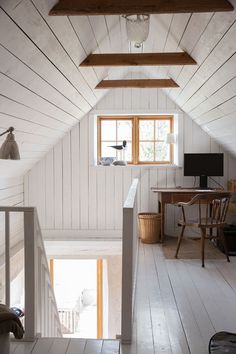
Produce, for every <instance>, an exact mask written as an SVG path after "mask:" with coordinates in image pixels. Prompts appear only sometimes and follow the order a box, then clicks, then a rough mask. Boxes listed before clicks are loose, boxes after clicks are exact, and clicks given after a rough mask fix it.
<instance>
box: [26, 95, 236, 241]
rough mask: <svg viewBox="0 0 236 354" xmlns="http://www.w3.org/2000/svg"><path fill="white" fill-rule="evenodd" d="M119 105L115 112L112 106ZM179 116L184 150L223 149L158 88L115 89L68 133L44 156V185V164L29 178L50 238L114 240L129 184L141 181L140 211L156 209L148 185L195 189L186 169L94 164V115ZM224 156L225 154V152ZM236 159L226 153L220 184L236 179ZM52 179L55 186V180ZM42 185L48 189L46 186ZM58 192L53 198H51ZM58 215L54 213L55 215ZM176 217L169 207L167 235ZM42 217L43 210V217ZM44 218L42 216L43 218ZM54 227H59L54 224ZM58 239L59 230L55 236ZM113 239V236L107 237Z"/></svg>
mask: <svg viewBox="0 0 236 354" xmlns="http://www.w3.org/2000/svg"><path fill="white" fill-rule="evenodd" d="M114 107H116V109H115V108H114ZM109 112H110V113H114V112H116V113H118V114H120V113H132V112H133V113H139V112H140V113H167V114H168V113H174V112H176V113H180V114H182V115H183V138H184V143H183V146H184V152H218V151H223V150H222V148H220V147H219V145H218V144H217V143H216V142H215V141H214V140H213V139H212V138H210V137H209V135H208V134H207V133H206V132H204V131H203V130H202V129H201V128H200V127H199V126H198V125H196V124H195V123H194V122H193V121H192V120H191V119H190V118H189V117H188V116H187V115H186V114H183V112H182V111H181V110H180V109H177V108H176V107H175V104H174V103H173V102H172V101H171V100H170V99H169V98H168V97H167V96H166V95H165V94H164V93H163V92H162V91H160V90H156V89H154V90H145V95H143V91H142V90H140V89H137V90H135V89H128V90H121V89H118V90H114V91H111V92H109V93H108V94H107V96H106V97H105V98H104V99H103V100H101V101H100V102H99V103H98V104H97V106H96V107H95V109H94V110H93V111H92V112H90V114H88V115H87V116H86V117H84V118H83V119H82V120H81V122H80V123H79V124H78V125H77V126H76V127H75V128H73V129H72V131H71V132H70V133H68V134H67V135H66V136H65V138H64V139H63V141H62V142H59V143H58V144H57V145H56V146H55V147H54V149H53V150H52V151H53V152H52V151H51V152H50V153H49V154H48V155H47V156H46V157H45V159H44V161H45V164H46V167H45V168H46V171H45V175H46V180H45V181H46V185H45V186H44V183H42V181H40V180H39V179H42V174H43V173H42V172H41V173H40V169H43V166H44V165H43V163H40V164H38V165H36V166H35V167H34V168H33V170H31V171H30V173H29V174H28V178H25V185H29V186H31V188H29V194H30V196H29V198H28V199H29V201H30V202H31V203H33V205H36V206H38V208H43V201H42V200H41V199H40V198H41V197H40V196H41V194H42V195H45V194H46V204H48V205H46V207H45V210H46V212H47V211H48V213H49V214H48V215H47V216H46V220H47V223H46V224H45V223H44V222H43V221H42V225H45V226H44V228H45V229H47V235H49V234H50V230H53V229H54V228H55V229H56V230H57V229H58V230H61V231H63V230H64V233H63V232H62V233H61V232H60V237H62V235H64V237H66V235H67V231H68V230H70V229H73V230H75V231H76V230H78V234H79V235H80V237H82V236H81V235H83V230H84V235H85V236H84V237H88V235H89V234H91V235H93V236H94V235H96V233H97V235H98V237H101V235H102V232H103V231H104V234H105V232H106V235H107V231H109V230H110V236H111V237H112V236H113V235H117V231H119V232H120V230H121V222H122V203H123V202H124V200H125V197H126V194H127V192H128V188H129V185H130V183H131V180H132V179H133V178H135V177H138V178H140V184H139V195H138V202H139V210H140V211H156V210H157V195H156V194H154V193H152V192H151V191H150V187H152V186H158V187H164V188H165V187H176V186H185V187H191V186H193V182H194V179H193V178H192V177H184V176H183V169H182V168H176V167H173V166H172V167H164V166H162V167H156V166H127V167H121V166H116V167H115V166H110V167H103V166H94V164H93V151H94V145H95V143H94V136H93V125H94V124H93V119H94V118H93V117H94V115H95V114H102V113H109ZM224 152H225V151H224ZM235 165H236V164H235V160H234V159H233V158H232V157H230V156H229V155H228V154H227V153H226V152H225V176H224V178H218V179H217V181H218V182H219V183H221V184H223V185H226V183H227V180H228V179H230V178H236V166H235ZM53 181H54V182H53ZM37 185H40V186H41V188H44V190H42V191H40V193H36V192H35V191H34V190H33V189H32V187H33V186H34V187H35V186H37ZM43 186H44V187H43ZM53 193H54V195H53ZM53 213H54V215H53ZM177 213H178V211H177V210H176V208H175V207H173V206H168V207H167V215H168V219H167V223H166V226H167V232H168V233H170V234H173V233H176V231H178V230H177V229H176V220H177ZM41 214H42V215H43V212H42V213H41ZM42 218H43V216H42ZM53 223H55V225H54V224H53ZM89 231H90V233H89ZM53 235H54V237H55V231H54V233H53ZM108 235H109V233H108Z"/></svg>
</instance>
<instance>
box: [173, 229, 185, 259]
mask: <svg viewBox="0 0 236 354" xmlns="http://www.w3.org/2000/svg"><path fill="white" fill-rule="evenodd" d="M185 227H186V226H184V225H183V226H182V230H181V233H180V235H179V238H178V243H177V248H176V251H175V258H178V253H179V248H180V244H181V241H182V239H183V236H184V230H185Z"/></svg>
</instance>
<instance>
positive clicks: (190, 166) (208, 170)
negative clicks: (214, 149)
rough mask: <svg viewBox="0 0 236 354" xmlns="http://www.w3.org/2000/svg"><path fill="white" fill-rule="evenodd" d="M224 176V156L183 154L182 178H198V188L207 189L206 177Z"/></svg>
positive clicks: (218, 154)
mask: <svg viewBox="0 0 236 354" xmlns="http://www.w3.org/2000/svg"><path fill="white" fill-rule="evenodd" d="M223 175H224V154H222V153H200V154H199V153H198V154H184V176H199V177H200V188H201V189H207V188H208V187H207V177H208V176H223Z"/></svg>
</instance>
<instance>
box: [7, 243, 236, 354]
mask: <svg viewBox="0 0 236 354" xmlns="http://www.w3.org/2000/svg"><path fill="white" fill-rule="evenodd" d="M137 274H138V278H137V289H136V296H135V309H134V324H133V343H132V345H121V348H119V341H116V340H104V341H102V340H93V339H75V338H72V339H68V338H65V339H60V338H56V339H55V338H41V339H38V340H37V342H36V343H20V342H14V343H12V346H11V354H12V353H14V354H29V353H32V354H36V353H37V354H118V353H119V350H120V353H121V354H161V353H163V354H208V343H209V340H210V338H211V336H212V335H213V334H214V333H215V332H218V331H222V330H225V331H229V332H236V306H235V303H236V259H235V258H234V257H231V262H230V263H227V262H226V261H225V259H217V260H206V266H205V269H203V268H202V267H201V262H200V260H181V259H178V260H175V259H173V260H172V259H171V260H170V259H169V260H166V259H165V258H164V255H163V252H162V249H161V246H160V245H143V244H141V245H140V253H139V264H138V273H137Z"/></svg>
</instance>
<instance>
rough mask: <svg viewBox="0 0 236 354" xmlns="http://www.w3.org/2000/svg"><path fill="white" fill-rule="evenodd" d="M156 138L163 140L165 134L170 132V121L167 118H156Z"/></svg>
mask: <svg viewBox="0 0 236 354" xmlns="http://www.w3.org/2000/svg"><path fill="white" fill-rule="evenodd" d="M155 123H156V124H155V126H156V127H155V129H156V139H157V140H165V139H166V135H167V134H168V133H169V132H170V121H169V120H156V122H155Z"/></svg>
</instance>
